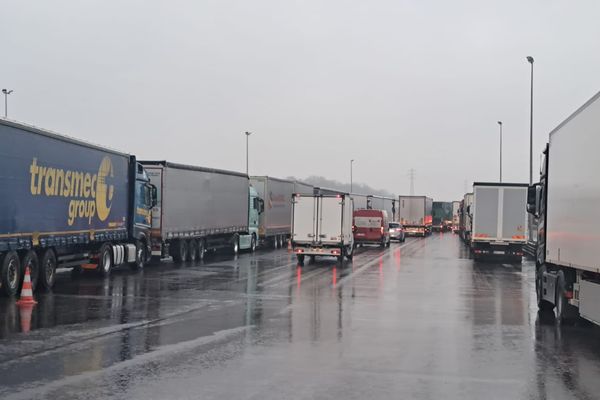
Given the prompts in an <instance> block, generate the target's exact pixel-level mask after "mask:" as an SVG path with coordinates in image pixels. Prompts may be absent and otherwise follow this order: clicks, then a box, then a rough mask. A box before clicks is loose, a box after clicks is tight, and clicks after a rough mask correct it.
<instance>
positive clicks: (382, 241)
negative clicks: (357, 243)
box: [379, 237, 385, 248]
mask: <svg viewBox="0 0 600 400" xmlns="http://www.w3.org/2000/svg"><path fill="white" fill-rule="evenodd" d="M379 247H381V248H384V247H385V237H382V238H381V242H380V243H379Z"/></svg>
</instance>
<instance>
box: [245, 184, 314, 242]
mask: <svg viewBox="0 0 600 400" xmlns="http://www.w3.org/2000/svg"><path fill="white" fill-rule="evenodd" d="M250 184H251V185H252V187H253V188H254V189H256V192H257V193H258V196H259V197H260V198H261V199H262V200H261V201H262V202H263V204H264V207H263V208H264V211H263V212H262V213H261V214H260V217H259V228H258V239H259V244H268V245H270V246H272V247H273V248H275V249H277V248H279V247H282V246H284V243H285V242H286V241H287V240H288V239H289V237H290V232H291V230H292V218H291V216H292V194H293V193H295V191H294V190H295V189H296V185H295V182H294V181H288V180H285V179H278V178H273V177H270V176H252V177H250ZM303 191H306V190H303Z"/></svg>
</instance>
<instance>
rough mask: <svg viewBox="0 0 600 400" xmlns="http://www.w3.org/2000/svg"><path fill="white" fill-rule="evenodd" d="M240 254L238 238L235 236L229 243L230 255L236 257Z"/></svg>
mask: <svg viewBox="0 0 600 400" xmlns="http://www.w3.org/2000/svg"><path fill="white" fill-rule="evenodd" d="M239 252H240V237H239V236H238V235H235V236H234V237H233V240H232V243H231V254H233V255H237V254H238V253H239Z"/></svg>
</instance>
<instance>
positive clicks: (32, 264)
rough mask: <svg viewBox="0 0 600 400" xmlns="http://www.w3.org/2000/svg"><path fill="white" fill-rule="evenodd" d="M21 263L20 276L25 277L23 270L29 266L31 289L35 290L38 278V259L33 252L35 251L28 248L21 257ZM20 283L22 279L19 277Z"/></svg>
mask: <svg viewBox="0 0 600 400" xmlns="http://www.w3.org/2000/svg"><path fill="white" fill-rule="evenodd" d="M21 265H22V268H21V269H22V271H23V273H22V274H21V276H22V277H23V279H24V278H25V270H26V269H27V267H29V274H30V275H31V288H32V290H35V288H36V287H37V283H38V278H39V276H40V260H39V259H38V256H37V254H35V251H33V250H29V251H28V252H27V253H26V254H25V257H23V261H21ZM22 283H23V280H22V279H21V284H22Z"/></svg>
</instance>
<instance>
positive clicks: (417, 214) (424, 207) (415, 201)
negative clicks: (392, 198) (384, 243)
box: [398, 196, 433, 237]
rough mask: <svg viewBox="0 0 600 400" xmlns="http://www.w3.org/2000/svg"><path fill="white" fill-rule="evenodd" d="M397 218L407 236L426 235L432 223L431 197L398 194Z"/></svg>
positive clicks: (429, 231)
mask: <svg viewBox="0 0 600 400" xmlns="http://www.w3.org/2000/svg"><path fill="white" fill-rule="evenodd" d="M398 204H399V206H398V208H399V210H398V218H399V222H400V223H401V224H402V225H404V228H405V230H406V235H407V236H423V237H425V236H427V235H429V234H430V233H431V229H432V228H431V226H432V223H433V213H432V208H433V199H431V198H429V197H427V196H399V198H398Z"/></svg>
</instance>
